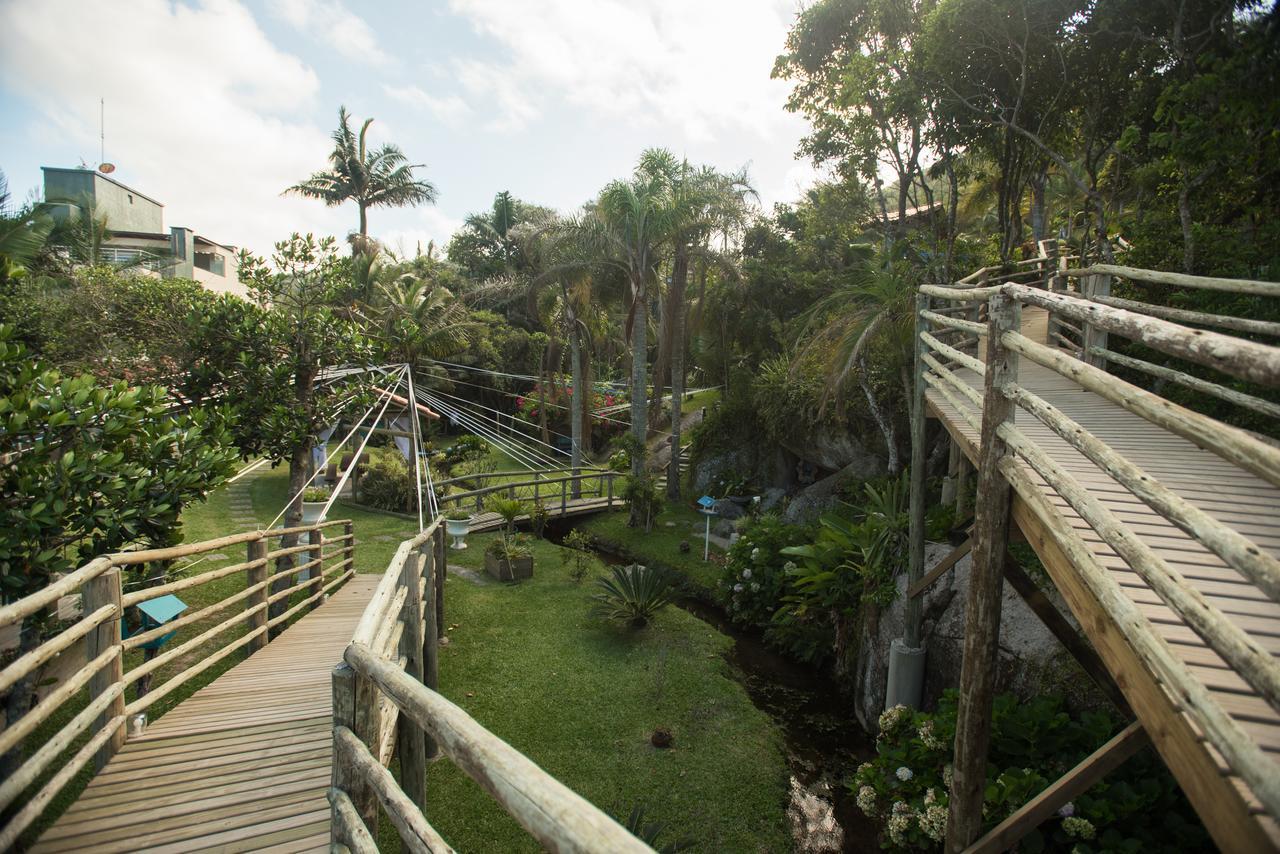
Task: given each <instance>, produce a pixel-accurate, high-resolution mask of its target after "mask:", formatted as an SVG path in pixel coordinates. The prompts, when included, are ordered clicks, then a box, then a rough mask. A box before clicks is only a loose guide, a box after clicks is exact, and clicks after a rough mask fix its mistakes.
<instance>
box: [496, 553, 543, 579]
mask: <svg viewBox="0 0 1280 854" xmlns="http://www.w3.org/2000/svg"><path fill="white" fill-rule="evenodd" d="M484 571H485V572H487V573H488V574H489V575H491V576H493V577H494V578H496V579H498V580H499V581H523V580H524V579H526V578H533V556H532V555H530V556H528V557H517V558H514V559H512V560H507V559H506V558H502V557H499V556H497V555H496V554H494V553H493V552H485V553H484Z"/></svg>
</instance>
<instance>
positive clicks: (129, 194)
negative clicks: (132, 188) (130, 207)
mask: <svg viewBox="0 0 1280 854" xmlns="http://www.w3.org/2000/svg"><path fill="white" fill-rule="evenodd" d="M125 195H127V196H128V197H129V204H133V193H126V194H125Z"/></svg>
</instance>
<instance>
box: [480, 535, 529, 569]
mask: <svg viewBox="0 0 1280 854" xmlns="http://www.w3.org/2000/svg"><path fill="white" fill-rule="evenodd" d="M485 553H486V554H490V555H493V556H494V557H495V558H497V559H498V560H505V561H508V562H510V561H516V560H524V559H525V558H530V557H533V547H532V546H531V545H530V542H529V537H528V535H526V534H510V535H507V534H504V535H503V536H502V537H500V538H499V539H496V540H493V541H492V542H490V543H489V545H488V546H487V547H486V548H485Z"/></svg>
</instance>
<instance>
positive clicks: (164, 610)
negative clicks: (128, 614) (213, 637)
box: [130, 593, 187, 650]
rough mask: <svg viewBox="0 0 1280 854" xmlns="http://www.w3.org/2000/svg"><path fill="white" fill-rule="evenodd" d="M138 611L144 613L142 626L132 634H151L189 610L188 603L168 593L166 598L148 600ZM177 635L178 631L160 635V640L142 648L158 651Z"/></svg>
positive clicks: (151, 641) (139, 605) (148, 643)
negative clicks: (150, 632) (153, 630)
mask: <svg viewBox="0 0 1280 854" xmlns="http://www.w3.org/2000/svg"><path fill="white" fill-rule="evenodd" d="M138 610H139V611H140V612H141V613H142V625H141V626H139V627H138V631H136V632H130V634H138V633H140V632H149V631H151V630H152V629H158V628H160V627H161V626H163V625H164V624H165V623H168V622H171V621H173V620H176V619H177V618H178V617H180V616H182V614H183V612H184V611H186V610H187V603H186V602H183V601H182V600H181V599H179V598H178V597H177V596H174V595H173V594H172V593H166V594H165V595H164V596H157V597H156V598H154V599H148V600H147V601H146V602H140V603H139V604H138ZM176 634H177V632H176V631H172V632H168V633H166V634H163V635H160V636H159V637H158V638H155V639H153V640H149V641H147V642H146V643H144V644H143V645H142V648H143V649H145V650H157V649H159V648H160V647H162V646H164V645H165V644H166V643H168V642H169V640H170V639H171V638H172V637H173V636H174V635H176Z"/></svg>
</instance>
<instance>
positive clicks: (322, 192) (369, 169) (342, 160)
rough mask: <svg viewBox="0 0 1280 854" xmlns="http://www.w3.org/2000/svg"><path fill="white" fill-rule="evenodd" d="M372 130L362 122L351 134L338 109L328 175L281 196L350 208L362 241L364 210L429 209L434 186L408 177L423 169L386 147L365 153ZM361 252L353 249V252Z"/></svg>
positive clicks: (344, 115)
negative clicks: (356, 217) (424, 206)
mask: <svg viewBox="0 0 1280 854" xmlns="http://www.w3.org/2000/svg"><path fill="white" fill-rule="evenodd" d="M371 124H373V119H365V120H364V124H362V125H361V126H360V133H359V134H358V135H357V134H355V133H353V132H352V130H351V117H350V115H349V114H348V113H347V108H346V107H339V108H338V128H337V130H335V131H334V132H333V151H332V152H330V154H329V169H328V171H325V172H316V173H315V174H314V175H312V176H311V177H310V178H308V179H307V180H305V181H303V182H302V183H300V184H294V185H293V186H292V187H289V188H288V189H287V190H285V191H284V192H285V193H297V194H298V195H300V196H306V197H307V198H309V199H319V200H320V201H322V202H324V203H325V204H326V205H328V206H329V207H334V206H337V205H340V204H342V203H344V202H348V201H352V202H355V203H356V205H358V206H359V208H360V231H359V232H358V233H359V235H360V237H361V238H362V239H363V238H367V237H368V235H369V220H368V210H369V208H376V207H405V206H406V205H421V204H428V205H429V204H434V203H435V200H436V195H437V193H436V188H435V185H434V184H432V183H431V182H430V181H425V180H420V179H418V178H415V177H414V175H413V170H414V169H421V168H424V166H425V164H422V163H409V162H408V158H407V157H405V156H404V152H403V151H401V150H400V147H399V146H397V145H392V144H391V143H385V144H383V145H382V147H380V148H378V149H376V150H374V151H369V150H368V148H367V146H366V144H365V134H367V133H368V131H369V125H371ZM282 195H283V194H282ZM360 249H361V247H360V246H359V245H357V246H356V250H357V251H360Z"/></svg>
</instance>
